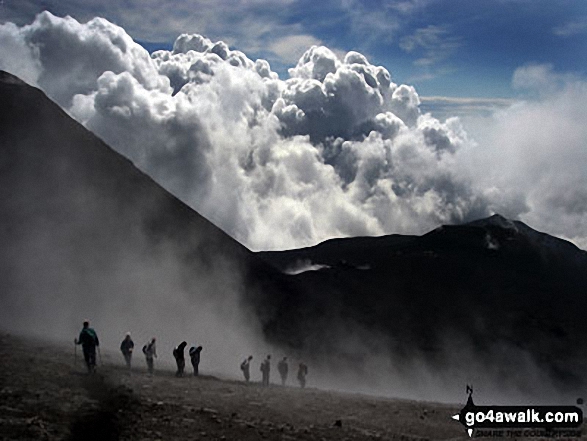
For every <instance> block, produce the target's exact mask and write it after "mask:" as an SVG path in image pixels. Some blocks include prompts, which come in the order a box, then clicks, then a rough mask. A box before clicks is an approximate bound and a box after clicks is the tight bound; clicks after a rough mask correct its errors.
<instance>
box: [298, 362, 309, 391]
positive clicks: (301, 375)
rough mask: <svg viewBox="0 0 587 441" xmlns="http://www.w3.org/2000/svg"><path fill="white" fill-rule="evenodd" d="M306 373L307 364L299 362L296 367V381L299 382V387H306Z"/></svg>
mask: <svg viewBox="0 0 587 441" xmlns="http://www.w3.org/2000/svg"><path fill="white" fill-rule="evenodd" d="M306 375H308V366H306V365H305V364H304V363H300V367H299V368H298V381H299V382H300V387H301V388H302V389H303V388H304V387H306Z"/></svg>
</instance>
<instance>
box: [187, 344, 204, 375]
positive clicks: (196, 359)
mask: <svg viewBox="0 0 587 441" xmlns="http://www.w3.org/2000/svg"><path fill="white" fill-rule="evenodd" d="M200 352H202V346H198V347H197V348H196V347H194V346H192V347H191V348H190V351H189V354H190V360H191V362H192V366H193V367H194V375H195V376H196V377H197V376H198V374H199V370H198V369H199V366H200Z"/></svg>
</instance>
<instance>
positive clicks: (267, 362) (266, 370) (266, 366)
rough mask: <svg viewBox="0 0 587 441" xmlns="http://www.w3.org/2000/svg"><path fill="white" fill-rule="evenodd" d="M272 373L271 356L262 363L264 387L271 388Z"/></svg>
mask: <svg viewBox="0 0 587 441" xmlns="http://www.w3.org/2000/svg"><path fill="white" fill-rule="evenodd" d="M270 372H271V355H267V358H265V360H263V363H261V373H262V380H261V382H262V384H263V386H269V374H270Z"/></svg>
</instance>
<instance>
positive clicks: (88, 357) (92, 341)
mask: <svg viewBox="0 0 587 441" xmlns="http://www.w3.org/2000/svg"><path fill="white" fill-rule="evenodd" d="M83 326H84V327H83V328H82V330H81V332H80V333H79V337H78V338H76V339H75V340H74V342H75V344H76V345H82V349H83V351H84V360H85V361H86V366H87V367H88V372H89V373H92V372H95V371H96V347H97V346H100V341H99V340H98V334H96V331H94V330H93V329H92V328H90V322H88V321H87V320H86V321H85V322H84V325H83Z"/></svg>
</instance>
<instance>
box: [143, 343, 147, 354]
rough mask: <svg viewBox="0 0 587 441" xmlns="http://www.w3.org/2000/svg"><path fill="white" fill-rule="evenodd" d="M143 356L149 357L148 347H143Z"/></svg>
mask: <svg viewBox="0 0 587 441" xmlns="http://www.w3.org/2000/svg"><path fill="white" fill-rule="evenodd" d="M143 354H145V355H147V345H145V346H143Z"/></svg>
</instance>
